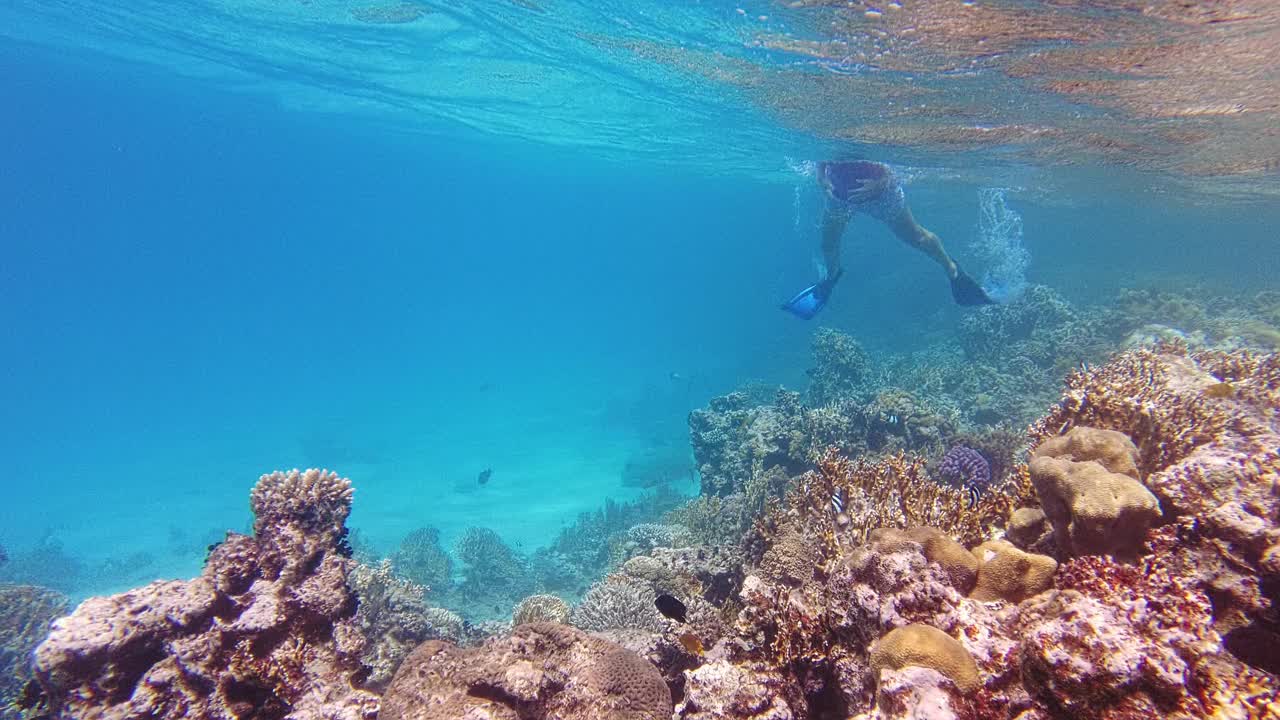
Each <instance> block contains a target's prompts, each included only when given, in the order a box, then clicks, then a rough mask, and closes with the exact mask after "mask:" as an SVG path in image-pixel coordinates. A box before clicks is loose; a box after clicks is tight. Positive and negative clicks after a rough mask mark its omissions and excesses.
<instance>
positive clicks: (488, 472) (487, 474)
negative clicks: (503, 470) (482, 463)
mask: <svg viewBox="0 0 1280 720" xmlns="http://www.w3.org/2000/svg"><path fill="white" fill-rule="evenodd" d="M491 477H493V468H485V469H484V470H483V471H481V472H480V477H478V478H476V482H478V483H480V484H481V485H483V484H485V483H487V482H489V478H491Z"/></svg>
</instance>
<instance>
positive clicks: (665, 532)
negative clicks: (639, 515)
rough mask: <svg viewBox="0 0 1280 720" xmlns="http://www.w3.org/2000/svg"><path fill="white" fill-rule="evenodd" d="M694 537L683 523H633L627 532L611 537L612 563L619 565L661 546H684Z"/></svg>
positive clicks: (610, 556)
mask: <svg viewBox="0 0 1280 720" xmlns="http://www.w3.org/2000/svg"><path fill="white" fill-rule="evenodd" d="M691 539H692V538H691V537H690V535H689V530H688V529H687V528H685V527H683V526H681V525H674V524H663V523H640V524H639V525H632V526H631V527H630V528H629V529H628V530H627V531H626V532H625V533H619V534H617V535H614V536H613V537H612V538H610V539H609V545H610V549H609V558H610V563H609V564H610V565H611V566H613V567H617V566H619V565H621V564H622V563H623V562H625V561H627V560H628V559H630V558H633V557H636V556H637V555H644V554H647V553H649V552H650V551H651V550H653V549H654V548H659V547H684V546H685V545H688V544H689V541H690V540H691Z"/></svg>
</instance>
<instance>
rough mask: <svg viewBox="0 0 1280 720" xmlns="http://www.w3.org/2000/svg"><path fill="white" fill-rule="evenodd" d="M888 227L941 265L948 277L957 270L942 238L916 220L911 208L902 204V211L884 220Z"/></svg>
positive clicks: (902, 239) (953, 274) (954, 274)
mask: <svg viewBox="0 0 1280 720" xmlns="http://www.w3.org/2000/svg"><path fill="white" fill-rule="evenodd" d="M886 224H888V226H889V229H890V230H892V231H893V234H894V235H897V236H898V239H899V240H901V241H903V242H904V243H906V244H908V245H910V246H911V247H913V248H915V249H917V250H919V251H920V252H923V253H924V254H925V255H928V256H929V257H930V258H931V259H932V260H933V261H934V262H936V263H938V265H940V266H942V269H943V270H945V271H946V273H947V277H948V278H954V277H955V276H956V273H958V272H959V271H958V270H957V269H956V261H955V260H952V259H951V256H950V255H948V254H947V251H946V248H944V247H942V240H941V239H940V238H939V237H938V236H937V235H935V234H934V233H933V232H932V231H930V230H929V229H927V228H925V227H924V226H922V225H921V224H920V223H918V222H916V219H915V217H914V216H912V215H911V208H909V207H907V206H906V205H903V206H902V212H900V213H898V214H897V216H895V217H892V218H889V219H887V220H886Z"/></svg>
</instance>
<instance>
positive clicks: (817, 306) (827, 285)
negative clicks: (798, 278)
mask: <svg viewBox="0 0 1280 720" xmlns="http://www.w3.org/2000/svg"><path fill="white" fill-rule="evenodd" d="M843 274H844V270H843V269H841V270H837V271H836V274H835V275H832V276H831V277H829V278H827V279H826V280H823V281H822V282H820V283H817V284H816V285H810V286H809V287H807V288H805V289H803V290H801V291H800V293H799V294H798V295H796V296H795V297H793V298H791V299H790V300H789V301H787V302H785V303H783V304H782V306H781V307H782V309H783V310H786V311H787V312H789V313H791V314H792V315H795V316H796V317H798V318H800V319H802V320H811V319H812V318H813V316H814V315H817V314H818V311H819V310H821V309H822V308H823V307H825V306H826V304H827V299H828V298H830V297H831V289H832V288H834V287H835V286H836V282H837V281H838V280H840V276H841V275H843Z"/></svg>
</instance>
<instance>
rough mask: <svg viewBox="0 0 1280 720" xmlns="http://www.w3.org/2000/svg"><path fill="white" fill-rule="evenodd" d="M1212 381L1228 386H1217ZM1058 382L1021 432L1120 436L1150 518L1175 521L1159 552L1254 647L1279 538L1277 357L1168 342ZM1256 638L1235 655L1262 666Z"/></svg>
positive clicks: (1266, 624)
mask: <svg viewBox="0 0 1280 720" xmlns="http://www.w3.org/2000/svg"><path fill="white" fill-rule="evenodd" d="M1224 384H1225V386H1226V388H1227V389H1229V391H1228V392H1222V391H1221V390H1219V389H1220V388H1223V386H1224ZM1066 385H1067V387H1066V391H1065V392H1064V394H1063V397H1062V400H1061V401H1060V402H1059V403H1058V404H1057V405H1055V406H1054V407H1053V408H1052V409H1051V410H1050V411H1049V413H1048V414H1047V415H1046V416H1045V417H1044V418H1043V419H1042V420H1040V421H1038V422H1037V423H1036V424H1035V425H1034V426H1033V428H1032V432H1031V435H1032V438H1033V440H1036V441H1037V442H1039V441H1043V440H1047V439H1049V438H1052V437H1055V436H1057V435H1059V434H1062V433H1064V432H1066V431H1068V430H1069V429H1071V428H1074V427H1078V426H1090V427H1097V428H1103V429H1108V430H1115V431H1117V432H1121V433H1124V434H1125V435H1127V436H1128V437H1129V438H1131V439H1132V441H1133V443H1134V445H1135V446H1136V448H1137V457H1136V461H1135V465H1136V469H1137V471H1138V473H1139V474H1140V475H1141V477H1143V478H1144V480H1145V484H1146V486H1147V487H1148V488H1149V489H1150V490H1151V492H1153V493H1154V494H1155V496H1156V497H1157V498H1158V500H1159V502H1160V507H1161V509H1162V511H1163V520H1162V521H1163V522H1176V523H1178V524H1179V525H1180V526H1185V527H1186V528H1187V531H1186V533H1185V537H1184V538H1183V539H1182V542H1180V543H1178V544H1177V545H1176V546H1174V547H1173V548H1171V549H1170V552H1171V553H1172V558H1171V560H1172V561H1173V562H1176V563H1177V564H1178V565H1179V566H1180V567H1181V570H1180V572H1181V573H1182V574H1184V575H1186V576H1189V577H1193V578H1196V580H1197V582H1198V583H1199V585H1200V587H1201V588H1202V589H1203V590H1204V591H1205V592H1206V593H1207V594H1208V595H1209V597H1211V598H1212V599H1213V618H1214V622H1215V627H1216V629H1218V631H1219V632H1220V633H1221V634H1222V635H1223V636H1225V637H1226V638H1227V640H1226V642H1227V645H1228V647H1232V646H1233V645H1234V644H1235V641H1234V640H1233V638H1235V637H1239V636H1241V635H1244V636H1249V637H1254V638H1261V639H1263V641H1262V642H1261V643H1260V644H1261V645H1263V646H1265V645H1267V644H1274V643H1275V642H1277V641H1280V636H1277V634H1276V633H1275V631H1274V630H1272V629H1270V628H1272V627H1274V625H1273V622H1274V621H1273V620H1272V619H1270V618H1271V616H1272V614H1273V613H1274V610H1273V608H1274V607H1275V603H1276V599H1277V596H1278V590H1277V588H1280V584H1277V579H1278V578H1277V575H1276V568H1275V567H1274V565H1273V564H1268V562H1265V561H1264V558H1268V557H1274V555H1268V552H1269V548H1272V547H1275V546H1276V544H1277V543H1278V542H1280V530H1278V529H1277V526H1276V520H1275V519H1276V518H1277V517H1280V495H1277V493H1276V492H1275V486H1276V485H1275V483H1276V480H1275V479H1276V477H1277V476H1280V431H1278V430H1277V420H1276V417H1277V413H1276V408H1278V407H1280V355H1275V354H1267V355H1259V354H1255V353H1251V352H1248V351H1232V352H1224V351H1213V350H1204V351H1195V352H1192V351H1190V350H1188V349H1187V348H1186V346H1185V345H1182V344H1169V345H1163V346H1159V347H1156V348H1149V349H1137V350H1131V351H1128V352H1125V353H1122V354H1120V355H1118V356H1116V357H1115V358H1114V359H1113V360H1112V361H1111V362H1109V363H1107V364H1106V365H1105V366H1100V367H1095V368H1090V369H1087V370H1083V371H1080V372H1077V373H1073V374H1072V375H1071V376H1070V377H1069V378H1068V379H1067V383H1066ZM1211 390H1212V391H1211ZM1268 638H1269V639H1268ZM1258 645H1259V643H1258V642H1257V641H1256V640H1255V641H1253V642H1248V643H1241V644H1240V645H1239V646H1238V649H1239V651H1240V655H1241V659H1245V660H1246V661H1247V662H1251V663H1253V664H1255V665H1258V666H1264V665H1266V663H1267V661H1266V660H1265V658H1262V657H1259V656H1258V654H1257V653H1256V652H1254V651H1250V650H1249V649H1248V648H1249V647H1256V646H1258Z"/></svg>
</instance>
